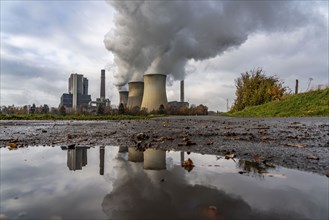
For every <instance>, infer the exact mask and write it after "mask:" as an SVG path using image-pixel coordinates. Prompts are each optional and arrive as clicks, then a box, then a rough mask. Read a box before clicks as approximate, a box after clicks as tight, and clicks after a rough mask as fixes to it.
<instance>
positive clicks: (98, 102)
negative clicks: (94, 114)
mask: <svg viewBox="0 0 329 220" xmlns="http://www.w3.org/2000/svg"><path fill="white" fill-rule="evenodd" d="M95 105H96V106H97V107H99V106H100V105H102V106H110V105H111V101H110V100H109V99H106V98H105V70H104V69H102V70H101V87H100V96H99V98H97V99H96V101H90V102H89V106H95Z"/></svg>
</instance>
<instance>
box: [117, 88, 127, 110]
mask: <svg viewBox="0 0 329 220" xmlns="http://www.w3.org/2000/svg"><path fill="white" fill-rule="evenodd" d="M119 96H120V102H119V105H120V104H121V103H122V104H123V106H124V107H127V102H128V91H119Z"/></svg>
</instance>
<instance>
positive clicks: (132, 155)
mask: <svg viewBox="0 0 329 220" xmlns="http://www.w3.org/2000/svg"><path fill="white" fill-rule="evenodd" d="M128 161H131V162H143V161H144V155H143V151H140V150H137V149H136V148H135V147H128Z"/></svg>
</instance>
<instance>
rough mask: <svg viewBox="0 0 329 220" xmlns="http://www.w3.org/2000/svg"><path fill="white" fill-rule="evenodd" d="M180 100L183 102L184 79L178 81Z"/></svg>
mask: <svg viewBox="0 0 329 220" xmlns="http://www.w3.org/2000/svg"><path fill="white" fill-rule="evenodd" d="M180 101H181V102H184V80H181V81H180Z"/></svg>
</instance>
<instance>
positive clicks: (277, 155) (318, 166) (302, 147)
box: [0, 116, 329, 175]
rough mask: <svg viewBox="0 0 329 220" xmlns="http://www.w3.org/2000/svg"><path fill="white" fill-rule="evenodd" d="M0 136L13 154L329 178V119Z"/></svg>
mask: <svg viewBox="0 0 329 220" xmlns="http://www.w3.org/2000/svg"><path fill="white" fill-rule="evenodd" d="M0 130H1V132H0V147H8V148H12V149H14V148H19V147H27V146H40V145H41V146H42V145H44V146H49V145H51V146H54V147H60V146H67V147H70V146H109V145H112V146H113V145H115V146H120V147H132V146H133V147H137V148H140V149H145V148H161V149H165V150H178V151H185V152H197V153H204V154H213V155H218V157H223V158H227V159H231V158H240V159H244V160H249V161H254V162H257V163H259V164H263V165H266V166H276V165H279V166H283V167H287V168H293V169H300V170H305V171H311V172H314V173H319V174H322V175H329V174H328V172H329V119H328V118H231V117H215V116H189V117H183V116H177V117H163V118H153V119H145V120H121V121H0ZM109 147H110V146H109Z"/></svg>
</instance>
